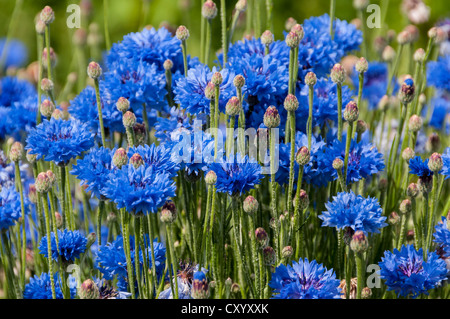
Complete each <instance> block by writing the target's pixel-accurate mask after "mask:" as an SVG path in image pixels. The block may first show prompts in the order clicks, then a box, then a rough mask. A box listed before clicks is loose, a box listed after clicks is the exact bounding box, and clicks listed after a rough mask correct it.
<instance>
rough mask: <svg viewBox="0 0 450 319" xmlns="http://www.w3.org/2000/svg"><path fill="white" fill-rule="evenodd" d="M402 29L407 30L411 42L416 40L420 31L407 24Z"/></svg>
mask: <svg viewBox="0 0 450 319" xmlns="http://www.w3.org/2000/svg"><path fill="white" fill-rule="evenodd" d="M404 30H405V31H406V32H408V34H409V38H410V41H411V42H416V41H417V40H418V39H419V36H420V32H419V29H418V28H417V27H416V26H415V25H413V24H409V25H407V26H406V27H405V29H404Z"/></svg>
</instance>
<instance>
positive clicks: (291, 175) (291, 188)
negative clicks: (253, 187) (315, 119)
mask: <svg viewBox="0 0 450 319" xmlns="http://www.w3.org/2000/svg"><path fill="white" fill-rule="evenodd" d="M289 118H290V123H291V141H290V142H291V154H290V167H289V193H288V202H287V207H288V212H289V215H292V193H293V191H294V173H295V172H294V162H295V112H293V111H289Z"/></svg>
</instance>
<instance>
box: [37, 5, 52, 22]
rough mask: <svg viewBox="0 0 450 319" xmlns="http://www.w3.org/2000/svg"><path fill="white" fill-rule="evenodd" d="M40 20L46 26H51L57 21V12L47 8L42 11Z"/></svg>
mask: <svg viewBox="0 0 450 319" xmlns="http://www.w3.org/2000/svg"><path fill="white" fill-rule="evenodd" d="M40 19H41V21H42V22H44V23H45V24H46V25H49V24H50V23H52V22H53V21H54V20H55V12H54V11H53V9H52V8H51V7H49V6H45V7H44V9H42V11H41V15H40Z"/></svg>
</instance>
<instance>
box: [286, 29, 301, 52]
mask: <svg viewBox="0 0 450 319" xmlns="http://www.w3.org/2000/svg"><path fill="white" fill-rule="evenodd" d="M286 45H287V46H288V47H290V48H291V49H293V48H296V47H298V46H299V45H300V37H299V36H298V34H297V33H296V32H293V31H290V32H289V33H288V35H287V36H286Z"/></svg>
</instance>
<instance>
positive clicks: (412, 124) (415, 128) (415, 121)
mask: <svg viewBox="0 0 450 319" xmlns="http://www.w3.org/2000/svg"><path fill="white" fill-rule="evenodd" d="M422 125H423V120H422V118H421V117H420V116H417V115H416V114H413V115H412V116H411V117H410V118H409V121H408V128H409V130H410V131H411V132H413V133H416V132H419V131H420V129H421V128H422Z"/></svg>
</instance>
